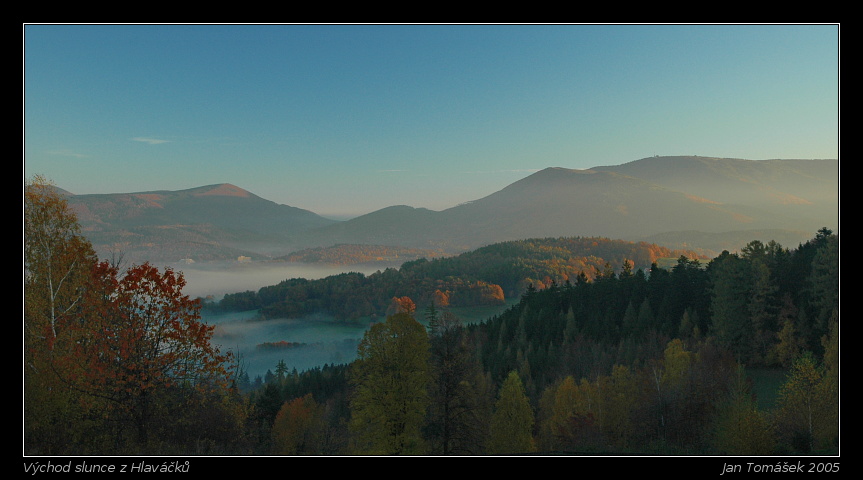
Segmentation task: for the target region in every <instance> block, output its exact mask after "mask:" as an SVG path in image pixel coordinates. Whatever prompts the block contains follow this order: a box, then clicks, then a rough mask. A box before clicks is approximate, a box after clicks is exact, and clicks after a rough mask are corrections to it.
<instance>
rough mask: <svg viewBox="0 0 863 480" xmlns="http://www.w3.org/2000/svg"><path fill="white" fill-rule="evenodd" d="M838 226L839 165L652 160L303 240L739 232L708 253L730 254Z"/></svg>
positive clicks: (535, 182) (456, 242) (431, 242)
mask: <svg viewBox="0 0 863 480" xmlns="http://www.w3.org/2000/svg"><path fill="white" fill-rule="evenodd" d="M838 216H839V162H838V161H837V160H767V161H752V160H739V159H721V158H705V157H651V158H645V159H642V160H638V161H635V162H631V163H627V164H624V165H620V166H617V167H596V168H593V169H589V170H572V169H566V168H547V169H544V170H542V171H539V172H537V173H535V174H533V175H530V176H528V177H526V178H524V179H522V180H519V181H517V182H515V183H513V184H511V185H509V186H507V187H505V188H504V189H502V190H500V191H498V192H496V193H493V194H491V195H489V196H487V197H484V198H481V199H479V200H476V201H474V202H469V203H466V204H462V205H459V206H456V207H453V208H450V209H447V210H443V211H440V212H434V211H430V210H425V209H416V208H412V207H407V206H398V207H389V208H385V209H382V210H379V211H376V212H373V213H370V214H368V215H364V216H361V217H357V218H354V219H352V220H349V221H347V222H343V223H340V224H336V225H331V226H328V227H324V228H321V229H317V230H314V231H310V232H309V234H308V236H306V237H305V240H306V241H308V242H309V243H311V244H318V243H321V242H325V241H327V240H329V241H331V242H333V243H371V244H376V243H384V244H388V245H396V244H398V245H403V246H410V247H415V248H441V247H443V248H450V249H463V250H467V249H471V248H475V247H478V246H482V245H486V244H489V243H493V242H499V241H507V240H517V239H523V238H532V237H553V236H605V237H608V238H616V239H624V240H631V241H636V240H646V239H657V238H661V239H663V240H664V242H665V243H663V244H664V245H668V246H671V247H674V248H699V245H692V244H686V241H685V240H684V238H690V239H694V238H698V239H700V240H704V239H705V238H709V237H710V236H711V235H718V234H721V233H722V234H724V233H726V232H740V234H739V236H738V235H737V234H733V235H725V236H724V240H725V243H723V244H716V243H714V244H712V245H711V246H710V247H709V248H708V247H705V248H708V249H710V250H712V249H713V248H715V247H717V246H720V245H727V246H730V248H729V249H730V250H734V249H736V248H739V247H740V246H742V245H743V244H745V243H746V242H748V241H750V240H753V239H760V238H752V236H751V235H753V234H754V233H755V232H758V233H759V235H760V234H761V233H765V232H767V231H769V233H768V234H781V237H782V238H784V239H786V240H787V239H796V240H794V242H796V241H805V240H806V239H808V238H811V236H812V235H813V234H814V232H816V231H817V229H818V228H821V227H824V226H827V227H830V228H833V229H837V228H838ZM694 232H697V233H698V234H699V235H693V233H694ZM732 238H734V239H738V240H731V239H732ZM770 239H771V238H766V240H770ZM651 241H653V240H651ZM777 241H778V240H777ZM741 242H742V243H741ZM723 248H728V247H723ZM707 253H709V252H707Z"/></svg>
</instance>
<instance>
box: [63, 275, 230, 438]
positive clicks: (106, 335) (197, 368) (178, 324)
mask: <svg viewBox="0 0 863 480" xmlns="http://www.w3.org/2000/svg"><path fill="white" fill-rule="evenodd" d="M184 286H185V279H184V278H183V276H182V274H178V273H176V272H174V271H173V270H172V269H170V268H166V269H165V270H164V271H160V270H159V269H158V268H156V267H154V266H152V265H150V264H146V263H145V264H143V265H137V266H132V267H130V268H129V269H128V270H127V271H126V272H125V273H124V274H123V275H120V272H119V270H118V268H117V267H116V266H114V265H111V264H109V263H108V262H100V263H97V264H96V265H95V266H94V267H93V284H92V286H91V288H90V289H88V291H87V297H86V299H85V303H84V306H85V309H84V311H83V315H84V317H85V318H86V322H81V323H77V324H75V325H74V328H75V329H76V330H77V331H76V337H77V339H78V340H77V342H76V344H75V346H74V349H73V351H72V354H71V355H70V356H69V357H68V358H67V359H65V361H66V362H68V363H69V368H66V369H65V370H66V371H68V372H69V377H68V381H69V382H70V383H71V384H73V385H74V386H75V388H77V389H79V390H80V391H82V392H85V393H87V394H88V395H90V396H92V397H93V398H96V399H101V400H103V401H105V402H106V403H107V408H108V410H109V411H110V413H111V415H113V416H114V418H116V419H117V420H118V421H119V422H121V423H125V424H128V425H131V426H133V427H134V431H135V432H136V440H137V441H138V442H139V443H141V444H145V443H146V442H147V440H148V426H149V423H150V420H151V419H152V418H153V417H154V415H156V413H157V405H158V401H157V399H158V397H157V394H158V393H160V392H165V391H167V390H168V389H196V390H198V391H200V390H202V389H208V388H217V389H224V388H226V387H227V382H228V381H229V378H230V375H229V371H228V365H229V362H230V359H231V354H230V352H228V353H225V354H223V353H221V352H220V351H219V350H218V348H216V347H215V346H214V345H212V344H211V343H210V340H211V338H212V334H213V329H214V327H213V326H209V325H207V324H205V323H203V322H201V320H200V315H199V310H200V305H199V300H197V299H195V300H192V299H190V298H189V297H188V296H187V295H184V294H183V293H182V289H183V287H184Z"/></svg>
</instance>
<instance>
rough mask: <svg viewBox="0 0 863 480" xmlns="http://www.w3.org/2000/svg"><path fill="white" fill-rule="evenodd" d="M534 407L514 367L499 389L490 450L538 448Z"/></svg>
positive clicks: (519, 451)
mask: <svg viewBox="0 0 863 480" xmlns="http://www.w3.org/2000/svg"><path fill="white" fill-rule="evenodd" d="M534 422H535V417H534V413H533V408H532V407H531V405H530V401H529V400H528V398H527V395H525V393H524V385H523V384H522V381H521V378H519V376H518V372H516V371H514V370H513V371H511V372H509V375H507V377H506V380H504V382H503V385H501V387H500V391H499V393H498V398H497V403H495V409H494V413H493V414H492V417H491V425H490V431H489V441H488V453H491V454H523V453H531V452H534V451H535V450H536V442H535V440H534V438H533V425H534Z"/></svg>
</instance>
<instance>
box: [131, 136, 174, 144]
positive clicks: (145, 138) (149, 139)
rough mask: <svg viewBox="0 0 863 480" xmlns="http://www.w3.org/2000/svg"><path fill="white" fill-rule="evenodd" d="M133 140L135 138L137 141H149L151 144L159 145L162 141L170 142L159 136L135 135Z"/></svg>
mask: <svg viewBox="0 0 863 480" xmlns="http://www.w3.org/2000/svg"><path fill="white" fill-rule="evenodd" d="M132 140H134V141H136V142H143V143H149V144H150V145H158V144H160V143H168V140H162V139H159V138H147V137H135V138H133V139H132Z"/></svg>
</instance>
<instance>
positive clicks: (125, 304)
mask: <svg viewBox="0 0 863 480" xmlns="http://www.w3.org/2000/svg"><path fill="white" fill-rule="evenodd" d="M24 227H25V232H24V233H25V235H24V237H25V248H24V257H25V265H24V273H25V274H24V452H25V454H26V455H441V456H442V455H493V454H500V455H527V454H540V455H541V454H546V455H567V454H569V455H608V454H611V455H624V454H626V455H629V454H637V455H791V454H795V455H796V454H823V455H833V454H838V449H839V240H838V235H837V234H834V233H833V232H832V231H830V230H828V229H826V228H824V229H821V230H820V231H818V232H813V237H812V238H811V239H810V240H809V241H807V242H805V243H801V244H799V245H796V246H792V247H787V246H782V245H779V244H777V243H775V242H767V243H763V242H761V241H752V242H750V243H749V244H747V245H746V246H745V248H743V249H741V250H740V251H739V252H736V253H730V252H727V251H726V252H722V253H721V254H719V255H718V256H715V257H713V258H699V257H698V256H696V255H695V254H690V253H689V252H678V251H668V250H662V249H660V248H659V247H655V246H650V247H649V248H647V249H646V250H645V249H644V248H636V247H637V246H633V244H631V243H629V242H617V241H612V240H608V241H607V242H604V241H597V240H596V239H589V240H588V239H546V240H532V241H524V242H512V243H505V244H500V245H493V246H489V247H487V248H485V249H478V250H477V251H475V252H469V253H468V254H465V255H464V256H462V257H461V258H458V257H456V258H441V259H434V260H424V259H423V260H415V261H412V262H408V263H406V264H404V265H403V266H402V267H401V268H400V269H390V270H387V271H384V272H379V273H378V274H375V275H370V276H363V275H359V274H356V275H354V274H345V275H340V276H335V277H331V278H327V279H325V280H322V281H314V282H313V281H306V280H302V279H294V280H288V281H286V282H283V284H280V285H276V286H273V287H266V288H264V289H261V290H260V291H258V292H245V293H238V294H235V295H229V296H226V298H225V300H223V304H222V305H221V306H220V308H226V309H230V308H242V309H246V308H254V309H257V310H259V312H260V315H261V316H262V317H268V318H272V317H276V316H291V315H297V316H299V315H303V314H307V313H309V312H314V311H327V312H328V313H329V314H332V315H334V316H335V317H337V318H340V319H343V320H345V321H350V320H351V319H352V318H357V317H360V316H362V317H366V316H369V315H375V314H379V318H378V319H377V321H375V322H374V324H373V325H371V327H370V328H369V329H368V330H367V331H366V333H365V335H364V337H363V338H362V339H361V340H360V341H359V344H358V348H357V358H356V360H354V361H352V362H351V363H349V364H327V365H324V366H321V367H319V368H314V369H310V370H306V371H297V370H295V369H289V368H288V367H287V366H286V365H285V364H284V363H283V362H280V363H279V364H276V365H273V372H272V373H271V374H269V375H267V377H266V378H264V379H258V380H259V381H257V382H252V381H250V379H249V378H248V374H247V373H246V372H244V371H243V364H242V359H241V358H238V357H237V356H236V355H234V354H233V352H230V351H219V350H218V349H217V348H215V347H214V346H213V345H212V343H211V339H212V335H213V327H212V326H209V325H207V324H206V323H205V322H203V321H202V320H201V314H200V312H201V309H202V308H203V304H202V302H201V300H200V299H191V298H189V297H188V296H186V295H184V294H183V291H182V289H183V287H184V285H185V283H184V282H185V281H184V279H183V276H182V274H180V273H178V272H175V271H173V270H170V269H164V270H162V269H158V268H155V267H153V266H152V265H149V264H143V265H133V266H130V267H124V266H122V265H121V263H120V262H109V261H103V260H99V259H98V258H97V256H96V254H95V253H94V250H93V248H92V246H91V245H90V244H89V243H88V242H87V240H86V239H85V238H84V236H83V235H82V234H81V232H80V227H79V226H78V223H77V220H76V218H75V215H74V214H73V213H71V211H70V210H69V209H68V207H67V205H66V203H65V200H64V199H63V197H62V196H61V195H59V194H57V193H56V191H55V190H54V189H53V188H52V187H51V186H50V185H49V184H48V183H47V182H45V181H43V180H42V179H37V180H36V181H34V182H32V183H31V184H29V185H27V187H26V188H25V222H24ZM612 245H617V246H618V247H625V248H629V249H631V250H630V251H629V252H628V253H625V254H611V253H607V252H612V251H613V252H620V251H621V248H617V249H613V248H611V246H612ZM587 247H589V248H592V249H593V250H592V251H590V252H585V248H587ZM602 247H609V248H608V250H607V251H603V250H602ZM568 249H570V250H568ZM507 250H508V251H510V254H511V255H510V254H505V253H504V252H505V251H507ZM528 250H530V251H534V253H535V252H536V251H542V252H545V254H546V257H544V258H540V259H538V257H537V256H535V255H534V256H531V255H528V254H527V253H525V252H527V251H528ZM576 251H577V252H581V253H578V254H577V255H576V254H575V253H574V252H576ZM645 251H652V252H653V253H644V252H645ZM554 252H557V255H553V253H554ZM566 255H569V256H570V257H572V258H575V257H577V258H578V260H571V261H570V260H567V261H562V260H560V258H564V257H566ZM678 255H679V256H678ZM512 256H516V257H519V256H520V257H522V258H523V259H524V260H522V261H520V262H515V263H513V262H511V261H495V260H494V259H501V258H504V257H506V258H510V257H512ZM668 256H674V257H676V258H677V260H676V262H671V263H670V264H662V265H660V262H659V261H658V259H659V258H660V257H668ZM570 257H566V258H570ZM471 263H472V264H474V265H475V267H467V266H466V265H468V264H471ZM483 268H485V269H486V270H487V271H485V272H480V270H481V269H483ZM468 272H470V273H468ZM505 298H510V299H511V298H515V299H517V300H516V301H514V302H512V304H511V306H510V307H508V308H506V309H505V310H503V311H502V313H499V314H497V315H494V316H492V317H490V318H486V319H484V320H482V321H478V322H466V321H464V320H463V319H461V318H459V316H458V315H456V314H455V313H454V310H455V309H454V308H453V307H455V306H460V305H495V304H497V305H500V304H503V302H504V299H505ZM211 307H213V306H211Z"/></svg>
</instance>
